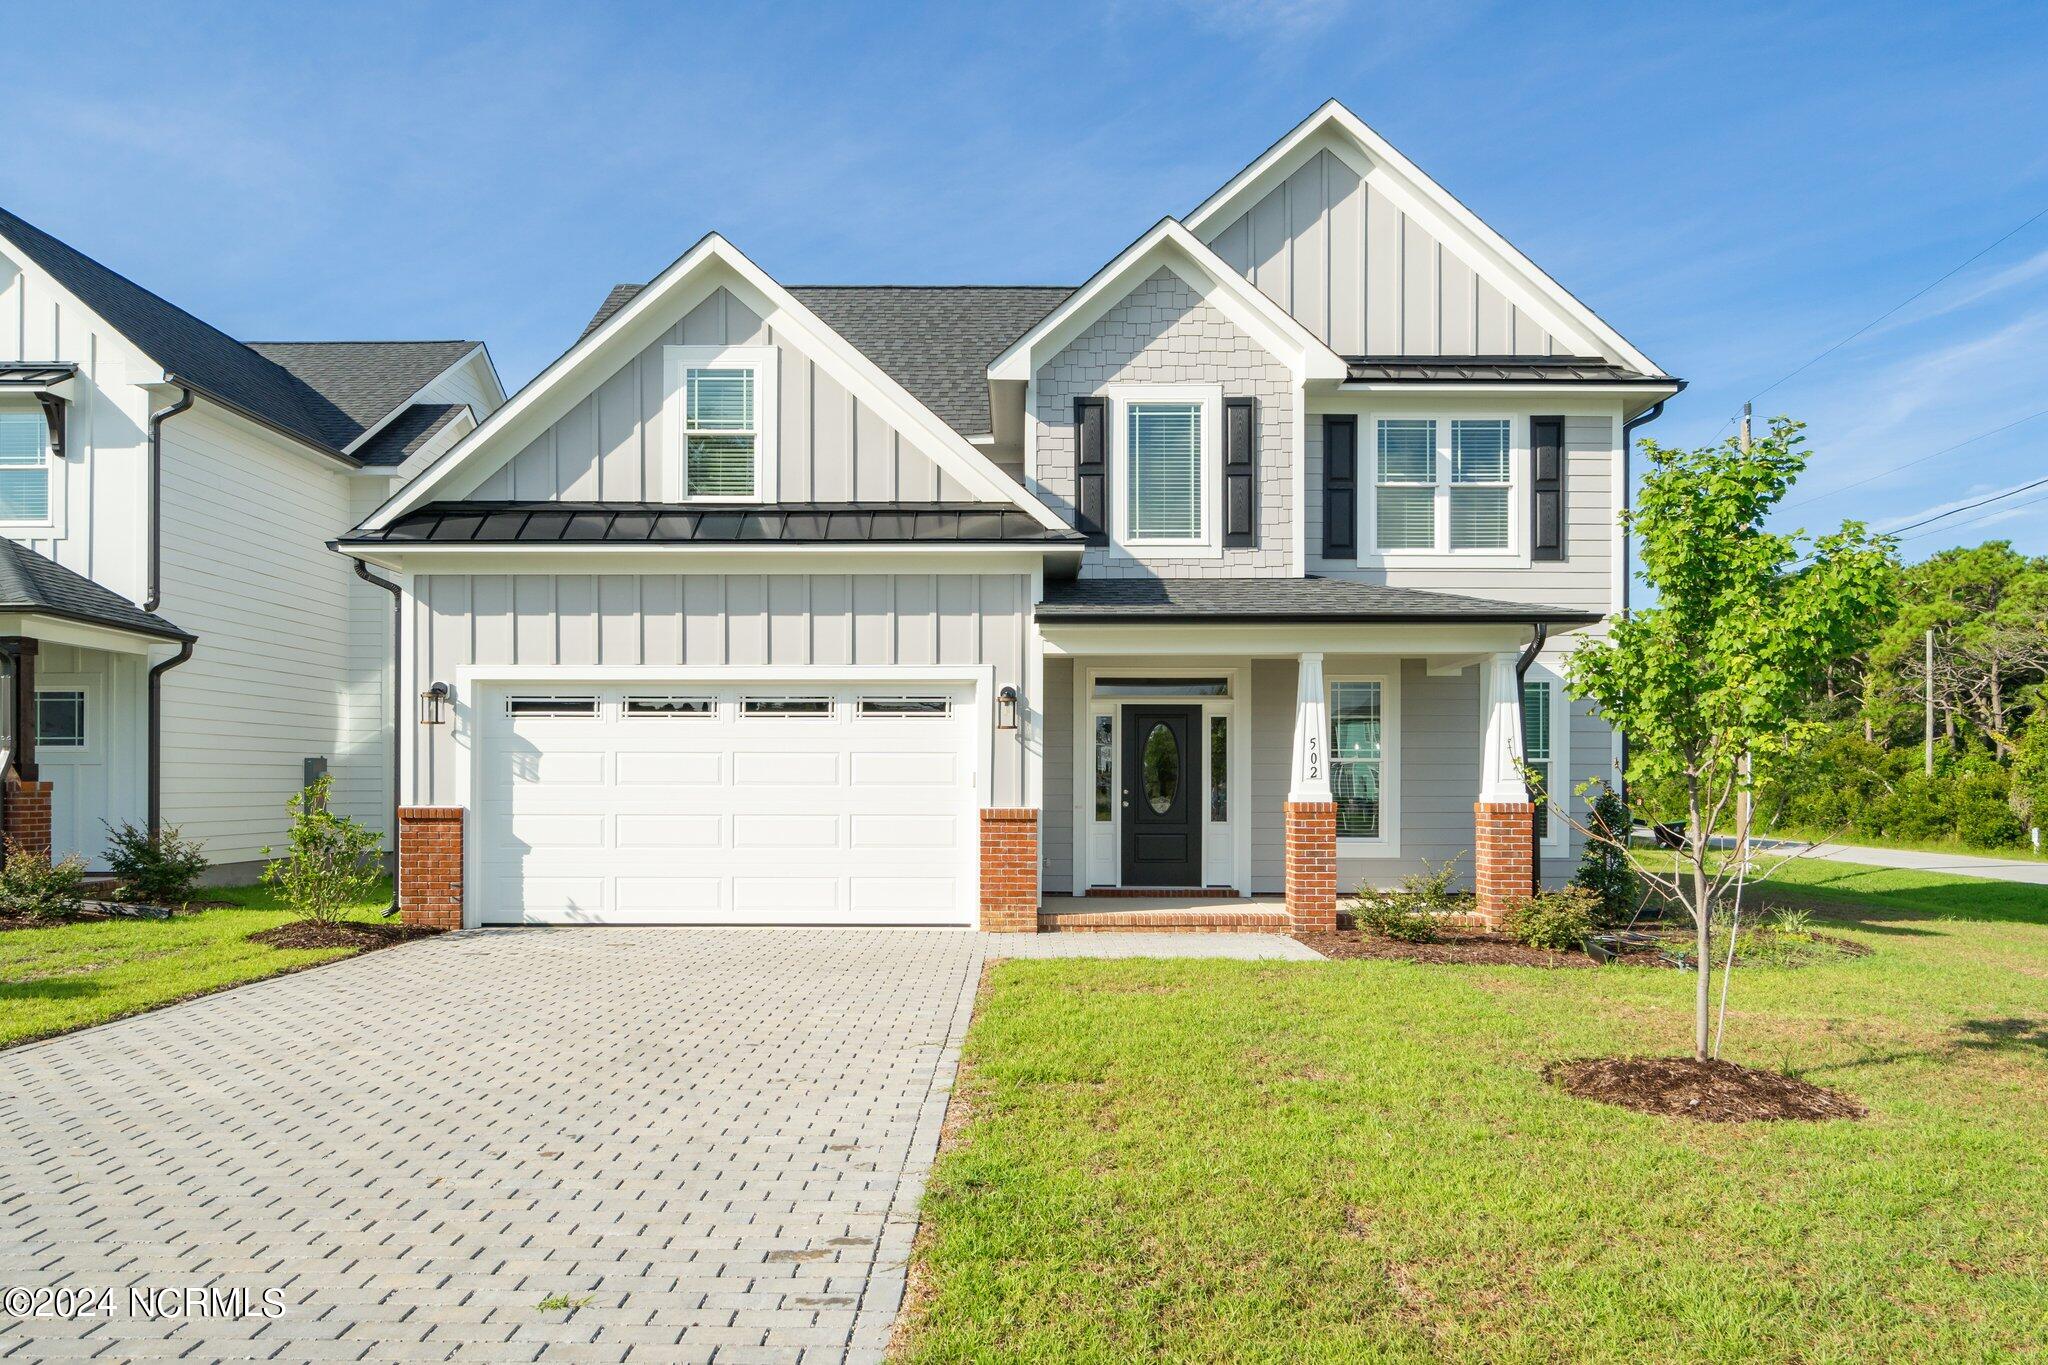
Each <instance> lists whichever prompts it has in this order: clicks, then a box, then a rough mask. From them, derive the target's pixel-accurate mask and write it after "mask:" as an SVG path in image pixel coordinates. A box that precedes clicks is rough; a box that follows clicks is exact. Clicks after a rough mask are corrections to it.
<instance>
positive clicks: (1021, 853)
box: [981, 806, 1038, 934]
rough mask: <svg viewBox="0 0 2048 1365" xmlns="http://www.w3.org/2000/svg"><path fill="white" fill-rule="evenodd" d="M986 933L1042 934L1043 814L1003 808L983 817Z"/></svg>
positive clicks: (984, 916) (983, 893)
mask: <svg viewBox="0 0 2048 1365" xmlns="http://www.w3.org/2000/svg"><path fill="white" fill-rule="evenodd" d="M981 929H982V932H983V933H991V934H1032V933H1036V932H1038V812H1037V811H1035V810H1030V809H1027V808H1024V807H1015V806H999V807H995V808H993V809H990V810H984V811H983V812H982V813H981Z"/></svg>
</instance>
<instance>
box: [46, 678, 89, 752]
mask: <svg viewBox="0 0 2048 1365" xmlns="http://www.w3.org/2000/svg"><path fill="white" fill-rule="evenodd" d="M36 744H37V745H38V746H39V747H41V748H44V749H83V748H84V747H85V693H84V692H82V691H79V690H77V689H74V688H59V689H55V690H52V691H48V692H45V691H43V690H41V689H40V688H38V689H37V690H36Z"/></svg>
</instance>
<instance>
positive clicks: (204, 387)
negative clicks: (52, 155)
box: [0, 209, 477, 455]
mask: <svg viewBox="0 0 2048 1365" xmlns="http://www.w3.org/2000/svg"><path fill="white" fill-rule="evenodd" d="M0 238H4V239H6V241H7V242H9V243H11V244H12V245H13V246H15V247H16V248H17V249H18V250H20V251H21V252H22V254H24V255H26V256H27V257H28V258H29V259H30V260H32V261H34V262H35V264H36V265H37V266H39V267H41V268H42V269H43V270H44V271H46V272H48V274H49V276H50V278H51V279H53V280H55V281H56V282H57V283H58V284H59V285H60V286H62V287H63V288H64V289H65V290H67V291H69V292H70V293H71V294H72V295H74V296H75V297H76V298H77V299H78V301H79V302H80V303H83V304H84V305H85V306H86V307H87V308H90V309H91V310H92V311H93V312H95V313H97V314H98V315H99V316H100V317H101V318H103V319H104V320H105V321H106V323H107V325H108V326H110V327H112V328H114V329H115V330H116V331H118V332H120V333H121V335H122V336H124V337H126V338H128V340H129V341H130V342H132V343H134V345H136V346H137V347H139V348H140V349H141V350H142V352H143V353H144V354H146V355H147V356H148V357H149V358H150V359H151V360H152V361H154V362H155V363H156V364H158V365H160V366H162V367H163V369H164V372H165V373H166V374H168V375H173V376H175V377H176V378H177V379H178V380H180V381H182V382H184V383H187V384H190V385H191V386H192V387H194V388H196V389H198V390H200V391H201V392H202V393H204V394H206V395H207V396H208V397H211V398H213V399H215V400H216V401H218V402H221V403H224V404H226V405H228V406H230V407H234V408H239V409H241V410H242V411H244V412H246V413H248V414H249V415H250V416H252V417H255V418H256V419H258V420H259V421H262V422H264V423H267V424H268V425H270V426H273V427H276V428H278V429H279V430H281V431H283V432H285V433H286V434H287V435H290V436H294V437H296V438H298V439H299V440H302V441H304V442H306V443H307V444H308V445H311V446H314V447H317V448H319V449H321V450H323V451H326V452H328V453H329V454H335V455H339V454H341V452H342V451H344V450H345V449H346V448H347V446H348V444H349V443H350V442H351V441H353V440H355V439H356V438H357V437H358V436H360V435H361V434H362V433H363V432H364V431H365V430H367V429H368V428H370V427H371V426H373V425H375V424H376V422H377V421H379V420H381V419H382V418H383V417H384V416H386V415H387V414H388V413H389V412H390V411H391V409H392V408H393V407H395V406H397V405H398V404H400V403H403V402H404V401H405V400H406V399H408V398H410V397H411V396H412V395H413V394H415V393H417V392H418V391H419V390H420V388H421V386H423V385H424V384H426V383H427V382H428V381H429V380H431V379H433V378H434V377H435V376H436V375H438V374H440V373H441V372H442V371H443V370H446V369H447V368H448V367H449V366H450V365H452V364H454V363H455V362H456V361H457V360H460V359H461V358H462V357H463V356H466V355H468V354H469V353H470V352H471V351H473V350H475V349H476V347H477V343H476V342H473V341H434V342H263V343H259V344H257V345H250V344H245V343H243V342H240V341H237V340H235V338H233V337H231V336H229V335H228V334H227V333H226V332H223V331H221V330H220V329H219V328H218V327H215V326H213V325H212V324H211V323H208V322H203V321H201V320H200V319H199V318H196V317H194V316H193V315H192V314H190V313H188V312H186V311H185V310H184V309H182V308H180V307H178V306H177V305H176V304H174V303H171V302H169V301H168V300H166V299H163V298H161V297H159V296H158V295H156V294H152V293H151V292H150V291H149V290H147V289H144V288H143V287H142V286H141V285H139V284H137V283H135V282H134V281H133V280H131V279H129V278H128V277H127V276H125V275H122V274H120V273H118V272H117V271H114V270H111V269H109V268H107V267H106V266H104V265H101V264H100V263H99V262H98V261H96V260H94V259H93V258H92V257H90V256H87V255H86V254H85V253H84V252H82V251H79V250H77V249H76V248H74V247H71V246H68V245H66V244H65V243H63V242H60V241H58V240H57V239H56V238H55V237H52V236H51V235H50V234H49V233H47V232H44V231H43V230H42V229H41V228H39V227H36V226H35V225H34V224H32V223H29V222H27V221H25V220H24V219H22V218H19V217H17V216H16V215H14V214H12V213H9V212H8V211H7V210H5V209H0ZM436 362H439V363H438V367H435V366H436ZM401 388H402V391H399V390H401ZM387 396H388V401H385V405H384V407H383V408H382V410H380V411H372V409H374V408H375V406H376V404H377V403H378V402H379V401H384V400H385V399H386V398H387Z"/></svg>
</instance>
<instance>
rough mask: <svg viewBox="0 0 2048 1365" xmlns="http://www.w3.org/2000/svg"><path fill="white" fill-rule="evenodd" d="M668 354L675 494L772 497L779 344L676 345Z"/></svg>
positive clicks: (718, 498) (709, 498) (705, 498)
mask: <svg viewBox="0 0 2048 1365" xmlns="http://www.w3.org/2000/svg"><path fill="white" fill-rule="evenodd" d="M668 362H669V392H670V412H671V414H672V416H673V420H674V422H675V427H676V436H675V438H674V439H673V440H672V441H671V442H670V445H671V454H670V459H669V462H668V474H669V478H670V479H671V485H670V486H671V487H672V488H673V489H674V496H675V497H676V498H677V500H679V501H685V502H764V501H769V500H772V499H773V498H774V496H775V489H774V486H773V485H774V483H775V459H774V439H773V430H772V428H773V424H774V415H775V348H774V347H772V346H670V347H669V348H668Z"/></svg>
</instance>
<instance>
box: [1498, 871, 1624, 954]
mask: <svg viewBox="0 0 2048 1365" xmlns="http://www.w3.org/2000/svg"><path fill="white" fill-rule="evenodd" d="M1599 913H1600V898H1599V897H1598V896H1596V895H1594V894H1593V893H1592V892H1591V891H1588V890H1587V889H1586V888H1585V887H1583V886H1567V887H1565V888H1564V889H1563V890H1562V891H1549V892H1545V893H1544V894H1543V895H1540V896H1524V897H1522V898H1520V899H1519V900H1516V901H1515V902H1513V903H1512V904H1511V905H1510V906H1509V907H1508V912H1507V915H1506V916H1505V918H1503V920H1502V921H1501V929H1502V931H1503V932H1504V933H1506V934H1507V936H1508V937H1509V938H1511V939H1513V940H1514V941H1515V942H1517V943H1526V944H1527V945H1528V946H1530V947H1531V948H1548V949H1550V950H1551V951H1552V952H1559V953H1563V952H1570V951H1572V950H1574V949H1576V948H1578V947H1579V946H1580V945H1582V944H1583V943H1584V942H1585V940H1586V938H1587V936H1588V935H1590V934H1591V933H1592V932H1593V929H1594V924H1595V918H1596V917H1597V916H1598V915H1599Z"/></svg>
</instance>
